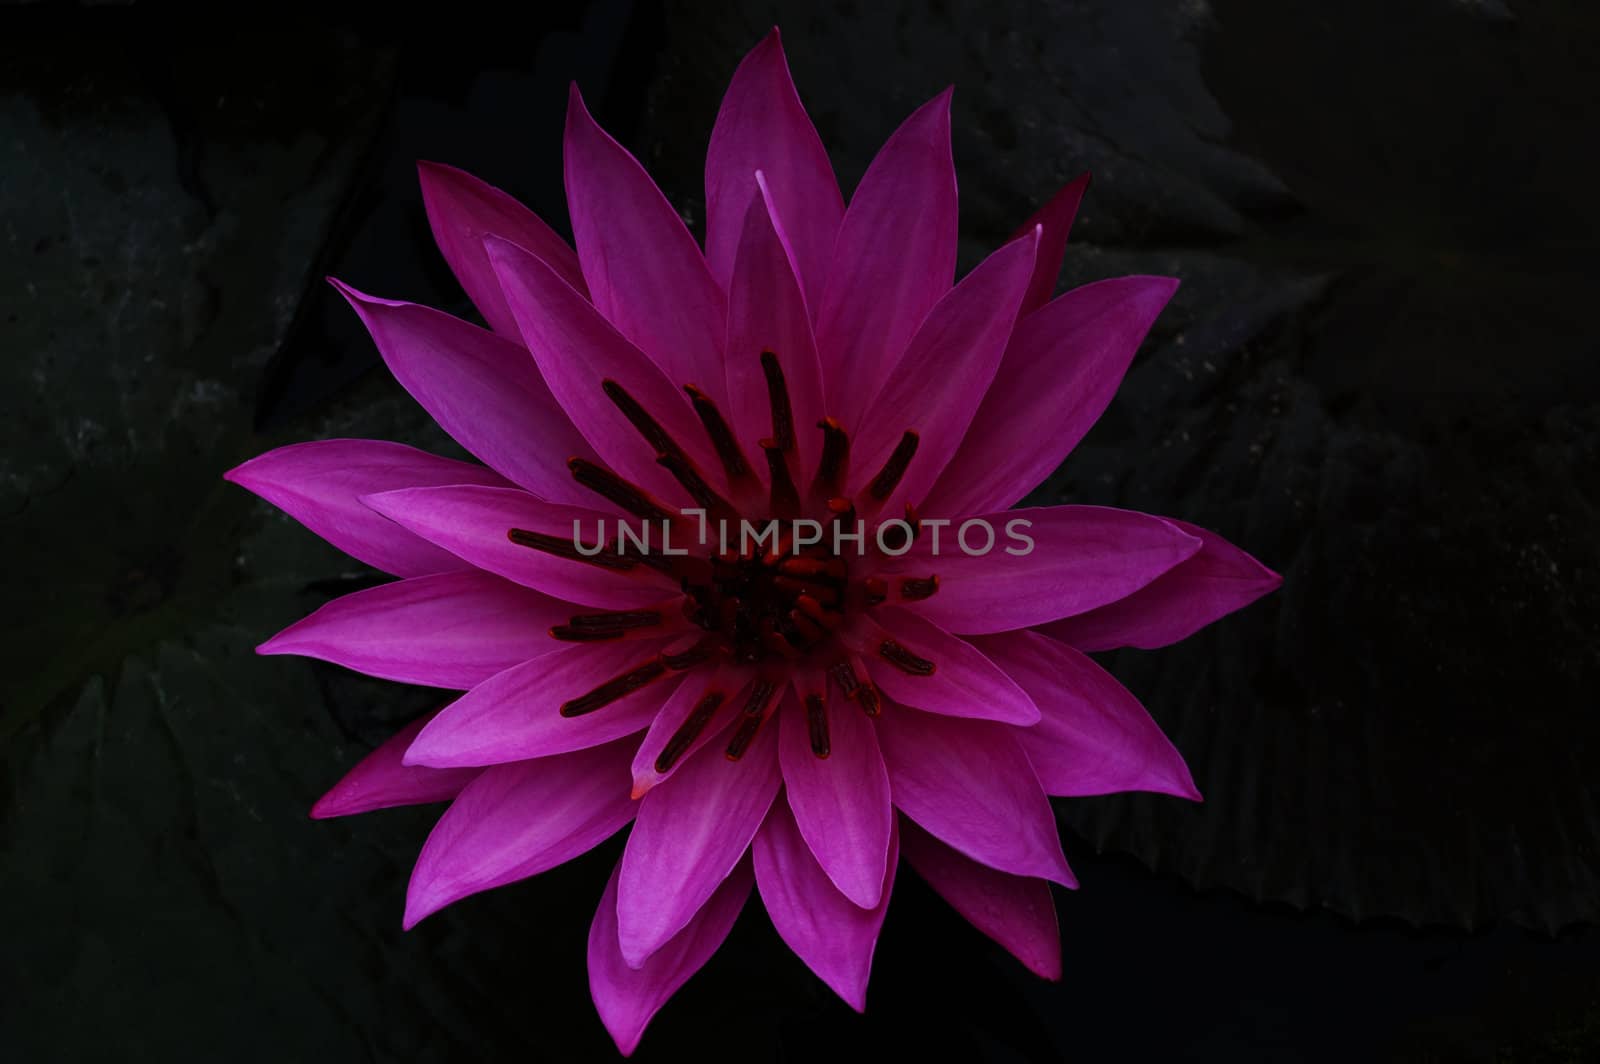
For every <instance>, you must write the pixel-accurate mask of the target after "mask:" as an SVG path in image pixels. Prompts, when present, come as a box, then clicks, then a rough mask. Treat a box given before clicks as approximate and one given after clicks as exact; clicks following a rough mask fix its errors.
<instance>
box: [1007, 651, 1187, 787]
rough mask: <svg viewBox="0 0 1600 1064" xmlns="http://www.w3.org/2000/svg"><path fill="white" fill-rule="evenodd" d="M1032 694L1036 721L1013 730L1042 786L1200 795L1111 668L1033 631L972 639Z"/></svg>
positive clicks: (1170, 747)
mask: <svg viewBox="0 0 1600 1064" xmlns="http://www.w3.org/2000/svg"><path fill="white" fill-rule="evenodd" d="M976 643H977V645H978V646H979V647H981V648H983V652H984V653H985V654H988V655H989V657H990V659H991V660H993V661H994V663H995V664H996V665H999V666H1000V667H1001V668H1002V669H1005V670H1006V672H1008V673H1010V674H1011V677H1012V679H1014V680H1016V681H1017V683H1019V684H1021V685H1022V687H1023V689H1024V690H1026V691H1027V692H1028V693H1029V694H1030V695H1032V696H1033V700H1034V702H1035V703H1037V704H1038V706H1039V712H1040V714H1041V716H1040V719H1039V723H1038V724H1035V725H1034V726H1033V727H1031V728H1023V729H1021V730H1019V731H1018V732H1017V733H1016V737H1017V742H1018V743H1020V744H1021V746H1022V749H1023V751H1024V752H1025V753H1026V754H1027V755H1028V760H1029V761H1030V762H1032V763H1033V769H1034V771H1035V772H1036V773H1037V774H1038V776H1039V782H1040V783H1041V784H1042V785H1043V786H1044V789H1045V792H1046V793H1047V794H1060V795H1088V794H1112V793H1115V792H1117V791H1156V792H1159V793H1161V794H1173V795H1177V796H1178V797H1180V798H1192V799H1194V800H1195V801H1199V800H1200V792H1199V791H1198V790H1196V789H1195V786H1194V779H1193V778H1192V777H1191V776H1190V775H1189V767H1188V766H1187V765H1185V764H1184V763H1183V755H1181V754H1179V753H1178V751H1177V750H1176V749H1174V748H1173V745H1172V743H1170V742H1168V741H1167V737H1166V736H1165V735H1163V734H1161V728H1160V727H1159V726H1157V724H1156V722H1155V721H1153V720H1151V719H1150V714H1149V713H1147V712H1146V711H1145V708H1144V707H1143V706H1141V705H1140V704H1139V700H1138V699H1136V698H1134V697H1133V694H1132V692H1130V691H1129V690H1128V689H1127V688H1125V687H1123V686H1122V685H1121V684H1120V683H1118V682H1117V681H1116V680H1115V679H1113V678H1112V676H1111V674H1110V673H1108V672H1106V671H1105V670H1104V669H1102V668H1101V667H1100V666H1098V665H1096V664H1095V663H1094V662H1093V661H1090V660H1089V659H1088V658H1087V657H1085V656H1084V655H1083V654H1081V653H1079V652H1078V651H1076V650H1074V649H1072V648H1071V647H1069V646H1067V645H1066V644H1065V643H1061V642H1058V641H1056V640H1054V639H1050V638H1048V637H1046V636H1042V635H1040V634H1039V633H1037V632H1006V633H1005V634H1003V635H991V636H983V637H982V638H980V639H978V640H976Z"/></svg>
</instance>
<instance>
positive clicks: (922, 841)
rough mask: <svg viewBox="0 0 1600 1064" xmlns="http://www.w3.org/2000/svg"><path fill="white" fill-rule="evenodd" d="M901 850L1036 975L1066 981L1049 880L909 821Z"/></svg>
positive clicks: (973, 922) (952, 903) (970, 920)
mask: <svg viewBox="0 0 1600 1064" xmlns="http://www.w3.org/2000/svg"><path fill="white" fill-rule="evenodd" d="M900 846H901V852H902V853H904V854H905V855H906V860H907V861H908V862H909V863H910V865H911V867H912V868H914V869H916V870H917V874H918V875H920V876H921V877H922V878H923V879H925V880H927V881H928V885H929V886H931V887H932V888H933V889H934V891H935V892H936V893H937V894H938V895H939V897H941V898H943V899H944V900H945V901H947V902H949V903H950V907H951V908H953V909H955V911H956V912H958V913H960V914H961V915H962V916H964V917H966V919H967V922H968V923H970V924H971V925H972V926H973V927H976V928H977V929H978V930H979V931H982V932H983V933H984V934H986V935H988V936H989V937H990V938H992V939H994V940H995V941H996V942H997V943H999V944H1000V945H1001V946H1003V947H1004V948H1005V949H1006V951H1007V952H1009V953H1010V954H1011V955H1012V956H1013V957H1015V958H1017V960H1019V961H1021V962H1022V963H1023V964H1025V965H1027V967H1028V969H1029V970H1030V971H1032V972H1033V973H1034V974H1035V975H1039V976H1042V977H1043V978H1045V979H1050V980H1057V979H1060V978H1061V929H1060V926H1059V925H1058V924H1057V923H1056V904H1055V899H1053V898H1052V897H1051V896H1050V884H1049V883H1048V882H1047V881H1045V880H1043V879H1037V878H1034V877H1032V876H1014V875H1010V874H1009V873H1006V872H999V871H996V870H995V869H993V868H990V867H989V866H988V865H983V864H979V863H978V862H977V861H974V860H972V859H971V858H969V857H966V856H963V855H962V854H961V853H959V852H958V851H956V850H953V849H951V848H950V847H949V846H946V845H945V844H944V843H942V842H940V841H939V840H938V839H936V838H934V837H933V836H932V835H929V834H928V833H927V832H926V831H923V830H922V829H921V828H919V827H917V825H916V824H915V823H914V822H912V821H910V820H908V819H904V818H902V819H901V821H900Z"/></svg>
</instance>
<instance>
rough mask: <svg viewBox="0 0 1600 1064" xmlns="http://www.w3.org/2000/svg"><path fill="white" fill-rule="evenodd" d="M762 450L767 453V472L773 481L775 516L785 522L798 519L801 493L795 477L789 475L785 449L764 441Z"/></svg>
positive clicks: (772, 494)
mask: <svg viewBox="0 0 1600 1064" xmlns="http://www.w3.org/2000/svg"><path fill="white" fill-rule="evenodd" d="M761 449H762V450H763V451H765V452H766V453H767V471H768V473H769V474H770V475H771V476H770V479H771V481H772V492H771V502H772V513H773V515H774V516H776V517H779V518H782V519H783V520H785V521H787V520H790V519H791V518H794V517H798V516H799V514H800V492H799V491H798V490H796V488H795V486H794V477H792V476H790V474H789V459H788V458H787V457H786V456H785V455H784V452H783V448H782V447H780V446H779V445H778V443H777V441H775V440H773V439H770V438H769V439H765V440H762V441H761Z"/></svg>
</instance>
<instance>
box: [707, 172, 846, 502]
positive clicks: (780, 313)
mask: <svg viewBox="0 0 1600 1064" xmlns="http://www.w3.org/2000/svg"><path fill="white" fill-rule="evenodd" d="M749 189H750V192H751V195H750V198H749V200H748V204H749V210H747V211H746V212H745V215H744V229H743V231H742V233H741V235H740V239H739V244H738V254H737V257H736V259H735V261H734V263H733V273H732V276H731V277H730V278H729V282H728V346H727V351H728V360H727V379H728V410H729V417H730V420H731V421H732V424H733V427H734V429H735V431H736V432H737V434H738V437H739V441H740V444H741V446H744V447H749V446H750V444H751V442H752V441H755V440H760V439H761V438H763V437H766V436H771V435H772V434H773V426H772V406H771V403H770V401H769V398H768V390H767V381H766V374H765V371H764V370H763V368H762V365H761V354H762V352H763V351H771V352H773V353H774V354H775V355H776V356H777V358H778V365H779V367H780V369H781V370H782V372H783V378H784V385H785V387H786V388H787V389H788V393H789V402H790V404H791V408H792V410H793V413H794V433H795V444H796V446H797V447H798V448H799V453H800V470H799V475H798V479H799V481H800V483H801V485H802V486H803V485H805V484H807V483H809V482H810V479H811V476H812V474H813V473H814V472H815V470H816V466H817V456H818V454H819V453H820V452H821V450H822V436H821V433H819V432H818V431H817V422H818V421H820V420H821V419H822V417H823V415H824V414H825V413H827V411H826V409H825V408H824V406H823V399H822V366H821V363H819V362H818V361H817V345H816V340H815V339H814V338H813V336H812V334H811V315H810V312H809V311H808V310H807V309H806V300H805V296H804V295H803V294H802V293H801V290H800V281H799V276H798V274H797V273H796V271H795V260H794V252H793V249H792V248H791V247H790V245H789V243H788V241H787V239H786V237H785V230H784V229H783V228H782V226H781V224H780V220H779V217H778V215H777V213H776V210H775V209H774V204H773V200H772V195H771V190H770V187H769V185H768V183H767V179H766V175H765V174H752V175H751V180H750V182H749ZM754 464H755V466H756V468H757V469H758V470H760V471H761V475H762V476H765V467H764V466H763V465H762V464H761V463H760V462H759V461H757V462H755V463H754Z"/></svg>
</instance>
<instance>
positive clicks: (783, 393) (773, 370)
mask: <svg viewBox="0 0 1600 1064" xmlns="http://www.w3.org/2000/svg"><path fill="white" fill-rule="evenodd" d="M761 372H762V373H763V374H765V375H766V378H767V400H768V402H769V403H770V405H771V407H772V439H773V440H774V442H776V443H777V446H778V449H779V450H780V451H784V452H789V451H792V450H794V408H793V407H791V406H790V405H789V383H788V382H787V381H786V380H784V379H783V367H782V366H780V365H778V356H777V355H775V354H773V353H772V352H771V351H763V352H761ZM763 446H765V445H764V444H763Z"/></svg>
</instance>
